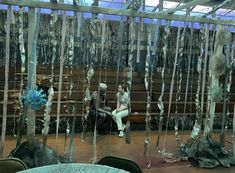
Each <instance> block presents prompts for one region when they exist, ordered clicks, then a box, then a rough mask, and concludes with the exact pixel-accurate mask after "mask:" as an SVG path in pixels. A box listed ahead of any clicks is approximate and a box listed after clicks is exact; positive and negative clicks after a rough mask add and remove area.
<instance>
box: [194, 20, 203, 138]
mask: <svg viewBox="0 0 235 173" xmlns="http://www.w3.org/2000/svg"><path fill="white" fill-rule="evenodd" d="M200 34H201V40H200V44H201V45H200V55H199V57H198V63H197V72H198V82H197V93H196V98H195V104H196V121H195V124H194V129H197V130H193V131H192V133H191V138H193V139H195V138H197V136H198V135H199V132H200V130H201V121H202V120H201V119H200V118H201V116H200V114H201V107H200V91H201V78H202V57H203V55H204V41H205V28H204V25H203V24H201V25H200Z"/></svg>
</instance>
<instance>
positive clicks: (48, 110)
mask: <svg viewBox="0 0 235 173" xmlns="http://www.w3.org/2000/svg"><path fill="white" fill-rule="evenodd" d="M57 19H58V14H57V12H56V11H55V10H53V11H52V12H51V20H50V37H51V38H50V40H51V45H52V60H51V79H50V84H51V85H50V88H49V91H48V100H47V103H46V109H45V111H44V124H43V126H44V127H43V129H42V136H43V146H45V145H46V142H47V134H48V132H49V128H50V126H49V124H50V113H51V106H52V101H53V98H54V62H55V57H56V45H57V41H56V36H55V29H56V21H57Z"/></svg>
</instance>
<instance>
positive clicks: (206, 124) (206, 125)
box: [204, 13, 216, 135]
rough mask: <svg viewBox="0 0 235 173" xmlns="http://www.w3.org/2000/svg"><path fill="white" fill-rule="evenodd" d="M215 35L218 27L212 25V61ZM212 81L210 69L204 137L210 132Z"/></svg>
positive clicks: (213, 15)
mask: <svg viewBox="0 0 235 173" xmlns="http://www.w3.org/2000/svg"><path fill="white" fill-rule="evenodd" d="M212 17H213V18H215V13H213V14H212ZM215 34H216V25H212V38H211V41H210V52H211V54H210V60H211V58H212V53H213V52H214V41H215ZM211 80H212V74H211V70H210V68H209V76H208V82H207V85H208V91H207V93H208V95H207V106H206V117H205V122H204V124H205V125H204V135H206V134H207V131H208V130H209V124H208V119H209V115H210V106H211V96H210V93H211V87H210V85H211Z"/></svg>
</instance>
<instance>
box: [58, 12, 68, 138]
mask: <svg viewBox="0 0 235 173" xmlns="http://www.w3.org/2000/svg"><path fill="white" fill-rule="evenodd" d="M66 30H67V23H66V11H62V29H61V43H60V75H59V88H58V102H57V116H56V140H57V141H58V133H59V124H60V105H61V91H62V82H63V81H62V80H63V68H64V60H65V56H64V49H65V35H66Z"/></svg>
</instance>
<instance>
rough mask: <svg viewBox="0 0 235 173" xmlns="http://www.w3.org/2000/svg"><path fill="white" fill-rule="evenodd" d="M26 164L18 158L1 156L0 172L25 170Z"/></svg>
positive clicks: (8, 172) (12, 172) (7, 172)
mask: <svg viewBox="0 0 235 173" xmlns="http://www.w3.org/2000/svg"><path fill="white" fill-rule="evenodd" d="M26 169H27V166H26V164H25V163H24V162H23V161H22V160H20V159H18V158H13V157H11V158H1V159H0V172H4V173H15V172H18V171H23V170H26Z"/></svg>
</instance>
